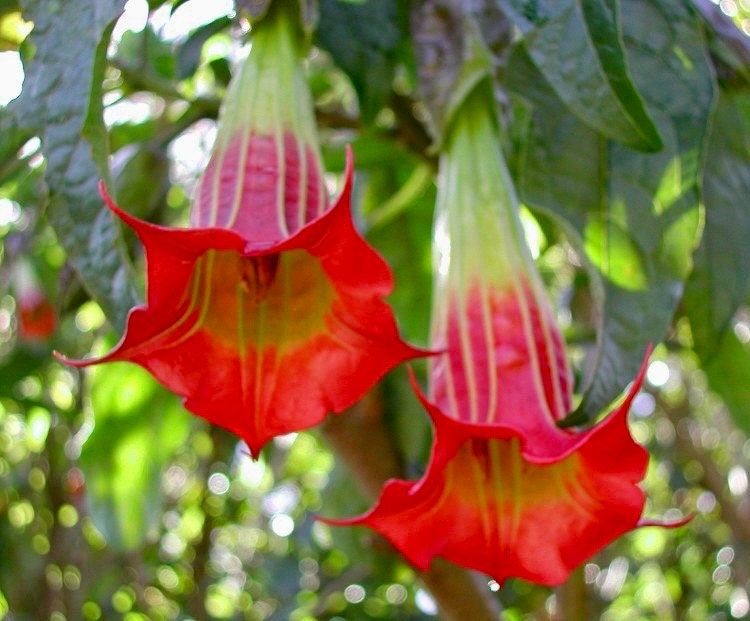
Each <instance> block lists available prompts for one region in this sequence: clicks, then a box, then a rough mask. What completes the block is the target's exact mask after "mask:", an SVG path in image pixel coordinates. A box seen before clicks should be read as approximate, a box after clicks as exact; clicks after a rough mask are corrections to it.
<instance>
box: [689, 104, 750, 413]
mask: <svg viewBox="0 0 750 621" xmlns="http://www.w3.org/2000/svg"><path fill="white" fill-rule="evenodd" d="M748 162H750V93H746V92H743V93H721V95H720V96H719V103H718V106H717V108H716V113H715V115H714V123H713V127H712V129H711V137H710V139H709V143H708V151H707V154H706V164H705V168H704V172H703V203H704V204H705V206H706V223H705V227H704V231H703V239H702V242H701V246H700V248H699V250H698V252H697V253H696V257H695V269H694V270H693V273H692V274H691V276H690V280H689V281H688V287H687V289H686V291H685V309H686V312H687V315H688V317H689V319H690V326H691V328H692V332H693V343H694V347H695V351H696V352H697V353H698V355H699V356H700V357H701V359H702V360H704V361H707V360H709V359H710V358H711V356H712V354H713V353H714V351H715V350H716V349H717V347H718V346H719V343H720V342H721V337H722V334H723V332H724V331H725V330H726V329H727V327H728V326H729V323H730V321H731V319H732V317H733V315H734V313H735V311H736V310H737V308H738V307H739V306H740V305H741V304H742V303H743V302H744V301H745V299H746V298H747V294H748V287H750V243H748V240H750V208H748V203H747V201H748V197H749V196H750V166H748ZM748 407H750V402H749V403H748Z"/></svg>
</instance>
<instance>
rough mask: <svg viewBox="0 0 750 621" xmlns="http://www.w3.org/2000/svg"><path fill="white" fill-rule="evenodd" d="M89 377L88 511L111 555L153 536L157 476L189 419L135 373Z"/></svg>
mask: <svg viewBox="0 0 750 621" xmlns="http://www.w3.org/2000/svg"><path fill="white" fill-rule="evenodd" d="M89 377H90V381H91V407H92V409H93V411H94V416H95V424H94V429H93V431H92V432H91V435H90V436H89V437H88V439H87V440H86V442H85V443H84V445H83V448H82V450H81V458H80V465H81V469H82V471H83V473H84V476H85V480H86V503H87V509H88V511H89V515H90V516H91V519H92V520H93V522H94V524H95V525H96V527H97V528H98V529H99V530H100V531H101V533H102V534H103V535H104V537H105V539H106V540H107V543H108V544H109V545H110V546H111V547H113V548H115V549H118V550H132V549H135V548H138V547H139V546H141V545H142V544H143V543H144V541H146V540H147V538H148V537H149V535H153V534H154V531H155V530H156V529H158V525H159V516H160V515H161V509H162V491H161V474H162V470H163V469H164V467H165V465H166V464H168V463H169V461H170V459H171V458H172V457H173V456H174V453H175V451H176V450H177V449H178V448H179V447H180V446H182V445H183V444H184V443H185V441H186V440H187V437H188V434H189V431H190V425H191V418H190V415H189V414H188V413H187V412H185V411H184V410H183V408H182V406H181V405H180V403H179V400H178V398H177V397H175V396H174V395H173V394H172V393H170V392H169V391H167V390H166V389H164V388H162V387H161V386H159V384H157V383H156V381H155V380H154V379H153V378H152V377H151V376H150V375H149V374H148V373H147V372H146V371H144V370H143V369H141V368H140V367H137V366H135V365H132V364H128V363H112V364H107V365H103V366H101V367H97V368H95V369H93V370H92V372H91V374H90V376H89Z"/></svg>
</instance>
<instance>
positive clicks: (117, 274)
mask: <svg viewBox="0 0 750 621" xmlns="http://www.w3.org/2000/svg"><path fill="white" fill-rule="evenodd" d="M124 4H125V0H101V1H99V2H97V3H96V4H91V3H90V2H86V1H85V0H65V2H62V1H61V0H25V1H24V3H23V8H24V17H25V18H26V19H29V20H32V21H33V22H34V24H35V27H34V31H33V33H32V35H31V37H32V41H33V44H34V45H35V46H36V54H35V55H34V57H33V59H32V60H31V62H30V63H29V64H27V66H26V67H25V69H26V80H25V81H24V90H23V93H22V94H21V97H20V98H19V99H18V100H16V103H17V105H16V107H15V110H16V111H17V114H18V115H19V118H20V120H21V123H20V125H21V126H24V127H29V128H33V129H34V130H35V131H37V132H39V134H40V135H41V137H42V141H43V145H44V152H45V155H46V157H47V168H46V173H45V178H46V182H47V185H48V186H49V194H50V203H49V206H48V209H47V217H48V220H49V222H50V224H51V225H52V227H53V228H54V229H55V232H56V234H57V236H58V239H59V240H60V243H61V244H62V246H63V247H64V249H65V251H66V252H67V254H68V258H69V260H70V261H71V263H72V264H73V266H74V267H75V269H76V270H77V272H78V273H79V274H80V276H81V278H82V280H83V282H84V284H85V286H86V287H87V289H88V290H89V292H90V293H91V295H92V296H93V297H94V298H95V299H96V300H97V301H98V302H99V303H100V304H101V305H102V307H103V308H104V311H105V313H106V314H107V316H108V317H109V319H110V321H112V323H113V324H114V325H115V326H118V327H119V326H122V325H123V323H124V320H125V314H126V312H127V310H128V309H129V308H130V307H132V306H133V305H134V304H135V302H136V294H135V289H134V287H133V284H132V281H133V279H132V277H131V266H130V264H129V261H128V259H127V255H126V252H125V248H124V245H123V243H122V236H121V231H120V228H119V225H118V224H116V223H115V221H114V219H113V217H112V215H111V214H110V213H109V212H108V211H107V210H106V209H105V208H104V207H103V205H102V201H101V199H100V198H99V193H98V191H97V183H98V181H99V179H100V178H104V179H108V176H109V174H108V169H107V139H106V129H105V127H104V122H103V119H102V101H101V98H102V97H101V96H102V81H103V78H104V69H105V63H106V52H107V46H108V43H109V37H110V33H111V29H112V24H113V21H114V19H115V18H116V17H117V15H119V13H120V12H121V10H122V7H123V5H124Z"/></svg>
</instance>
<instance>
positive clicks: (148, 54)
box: [114, 25, 202, 80]
mask: <svg viewBox="0 0 750 621" xmlns="http://www.w3.org/2000/svg"><path fill="white" fill-rule="evenodd" d="M201 45H202V44H201ZM198 56H199V57H200V48H199V49H198ZM114 60H115V62H116V63H117V64H118V65H122V66H124V67H128V69H129V70H130V71H131V72H138V73H144V72H146V73H150V74H151V75H153V76H156V77H158V78H161V79H164V80H172V79H174V78H175V75H176V73H177V59H176V58H175V55H174V53H173V52H172V48H171V47H170V46H169V45H168V44H167V43H166V42H165V41H163V40H162V39H161V38H160V37H159V35H157V34H156V32H154V29H153V28H152V27H151V25H147V26H146V27H145V28H144V29H143V30H139V31H138V32H133V31H132V30H129V31H127V32H126V33H124V34H123V35H122V39H121V40H120V43H119V45H118V46H117V54H116V56H115V59H114ZM196 66H197V63H196ZM193 71H194V70H193ZM191 73H192V72H191ZM188 75H190V74H188Z"/></svg>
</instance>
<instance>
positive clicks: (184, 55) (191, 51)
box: [177, 16, 232, 80]
mask: <svg viewBox="0 0 750 621" xmlns="http://www.w3.org/2000/svg"><path fill="white" fill-rule="evenodd" d="M231 24H232V20H231V18H229V17H227V16H224V17H219V18H218V19H215V20H214V21H212V22H210V23H208V24H204V25H203V26H200V27H199V28H196V29H195V30H193V32H191V33H190V34H189V35H188V37H187V38H186V39H185V41H184V42H183V43H182V44H181V45H180V46H179V47H178V49H177V79H178V80H184V79H185V78H189V77H190V76H191V75H193V74H194V73H195V70H196V69H197V68H198V64H199V63H200V60H201V52H202V51H203V44H204V43H205V42H206V41H208V40H209V39H210V38H211V37H212V36H214V35H215V34H217V33H219V32H221V31H222V30H225V29H226V28H228V27H229V26H230V25H231Z"/></svg>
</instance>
